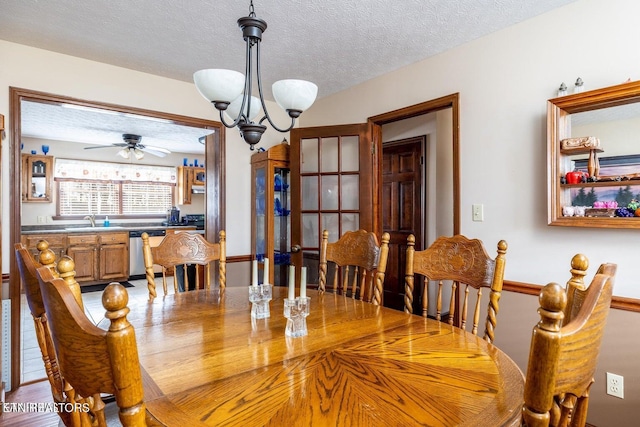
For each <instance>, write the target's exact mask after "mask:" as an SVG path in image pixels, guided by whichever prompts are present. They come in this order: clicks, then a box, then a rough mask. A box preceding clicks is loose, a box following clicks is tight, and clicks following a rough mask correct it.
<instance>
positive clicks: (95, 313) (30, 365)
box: [21, 277, 173, 383]
mask: <svg viewBox="0 0 640 427" xmlns="http://www.w3.org/2000/svg"><path fill="white" fill-rule="evenodd" d="M172 280H173V278H172V277H168V278H167V288H168V291H169V293H173V281H172ZM161 281H162V280H161V279H160V282H161ZM129 283H131V284H132V285H133V287H132V288H127V292H128V293H129V305H132V304H138V303H144V302H146V301H148V299H149V292H148V290H147V281H146V279H142V280H131V281H129ZM156 285H157V286H158V290H159V292H162V286H161V284H160V283H158V282H156ZM82 301H83V302H84V306H85V312H86V313H88V316H89V318H90V319H92V320H93V322H94V323H98V322H99V321H100V320H101V319H103V318H104V307H102V292H89V293H85V294H82ZM21 304H22V305H21V308H22V310H21V312H22V316H21V322H22V325H21V331H22V360H21V362H22V363H21V365H22V366H21V372H22V380H21V383H27V382H31V381H36V380H40V379H43V378H46V374H45V371H44V364H43V362H42V353H41V352H40V347H39V346H38V341H37V340H36V335H35V329H34V326H33V318H32V317H31V312H30V311H29V305H28V304H27V300H26V298H25V296H24V294H23V295H22V302H21Z"/></svg>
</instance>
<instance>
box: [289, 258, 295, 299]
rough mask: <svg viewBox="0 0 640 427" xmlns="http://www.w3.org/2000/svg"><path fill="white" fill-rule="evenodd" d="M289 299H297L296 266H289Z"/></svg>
mask: <svg viewBox="0 0 640 427" xmlns="http://www.w3.org/2000/svg"><path fill="white" fill-rule="evenodd" d="M288 299H290V300H294V299H296V267H295V266H293V265H290V266H289V296H288Z"/></svg>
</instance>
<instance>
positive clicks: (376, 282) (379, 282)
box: [318, 230, 389, 305]
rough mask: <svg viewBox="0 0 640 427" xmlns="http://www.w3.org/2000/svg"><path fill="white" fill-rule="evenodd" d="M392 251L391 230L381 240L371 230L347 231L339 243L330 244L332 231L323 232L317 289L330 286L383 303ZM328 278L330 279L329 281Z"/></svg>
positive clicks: (321, 289) (370, 300)
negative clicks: (390, 246)
mask: <svg viewBox="0 0 640 427" xmlns="http://www.w3.org/2000/svg"><path fill="white" fill-rule="evenodd" d="M388 254H389V233H383V234H382V243H381V244H379V243H378V238H377V237H376V235H375V234H374V233H372V232H367V231H365V230H358V231H347V232H346V233H344V234H343V235H342V236H341V237H340V239H338V241H337V242H333V243H329V232H328V231H327V230H324V231H323V232H322V242H321V245H320V266H319V279H318V291H320V292H325V291H326V290H327V289H330V290H332V291H333V292H335V293H337V294H343V295H350V296H351V297H352V298H354V299H360V300H362V301H366V302H372V303H374V304H377V305H382V293H383V283H384V275H385V271H386V268H387V258H388ZM327 277H330V278H331V281H330V282H327Z"/></svg>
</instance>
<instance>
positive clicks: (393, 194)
mask: <svg viewBox="0 0 640 427" xmlns="http://www.w3.org/2000/svg"><path fill="white" fill-rule="evenodd" d="M383 132H384V130H383ZM425 141H426V135H422V136H416V137H412V138H408V139H402V140H395V141H390V142H385V143H384V144H383V151H382V227H383V230H384V231H386V232H387V233H389V237H390V239H389V255H388V260H387V271H386V274H385V286H384V296H383V301H384V305H385V306H386V307H391V308H394V309H396V310H402V309H403V306H404V271H405V268H404V267H405V251H406V243H407V237H409V235H410V234H413V235H414V236H415V238H416V241H417V242H422V223H423V220H424V213H423V190H422V188H423V179H424V176H425V170H424V166H425V162H424V154H423V153H424V148H425Z"/></svg>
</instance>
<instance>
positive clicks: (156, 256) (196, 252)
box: [142, 230, 227, 299]
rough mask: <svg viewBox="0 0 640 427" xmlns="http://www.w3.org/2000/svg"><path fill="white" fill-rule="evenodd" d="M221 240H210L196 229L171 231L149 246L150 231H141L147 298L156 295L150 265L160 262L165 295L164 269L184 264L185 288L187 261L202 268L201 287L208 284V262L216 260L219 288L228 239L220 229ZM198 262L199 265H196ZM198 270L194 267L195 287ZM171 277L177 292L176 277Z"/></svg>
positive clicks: (197, 280)
mask: <svg viewBox="0 0 640 427" xmlns="http://www.w3.org/2000/svg"><path fill="white" fill-rule="evenodd" d="M219 239H220V241H219V242H218V243H210V242H208V241H207V240H205V238H204V237H203V236H202V235H200V234H196V233H187V232H182V233H174V234H167V235H166V236H165V237H164V239H162V241H161V242H160V244H158V245H157V246H153V247H152V246H151V245H150V243H149V235H148V234H147V233H142V254H143V258H144V265H145V271H146V278H147V287H148V288H149V298H150V299H153V298H155V297H156V295H157V294H156V282H155V273H154V271H153V266H154V264H155V265H160V266H161V267H162V286H163V289H164V294H165V295H167V270H168V269H173V268H174V267H176V266H178V265H183V266H184V267H185V268H184V269H183V270H184V284H185V286H184V289H189V286H188V284H189V278H188V275H187V268H186V266H187V265H189V264H192V265H196V268H204V269H205V271H204V281H205V283H204V287H205V289H210V288H211V269H210V266H211V263H212V262H215V261H217V262H218V283H219V286H220V289H224V288H225V287H226V282H227V280H226V274H227V249H226V248H227V246H226V245H227V243H226V233H225V232H224V230H222V231H220V233H219ZM198 266H200V267H198ZM199 276H200V275H199V274H198V271H197V270H196V275H195V280H196V286H195V287H196V289H197V288H198V287H199V285H200V284H199ZM176 279H177V278H176V277H174V281H173V287H174V292H176V293H177V292H178V281H177V280H176Z"/></svg>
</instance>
